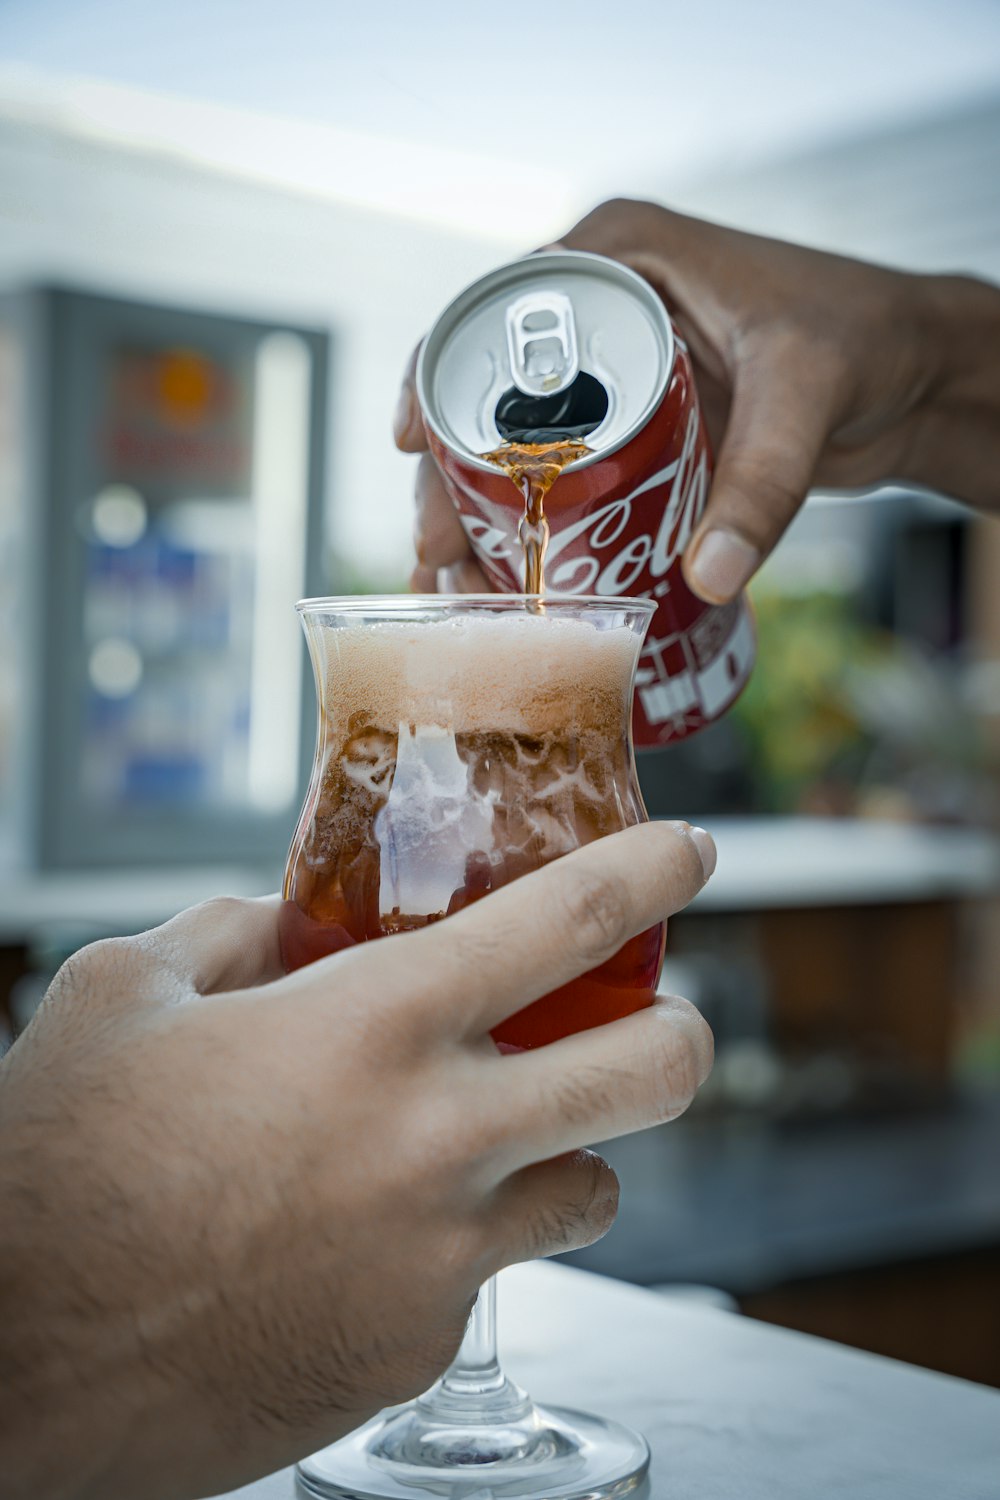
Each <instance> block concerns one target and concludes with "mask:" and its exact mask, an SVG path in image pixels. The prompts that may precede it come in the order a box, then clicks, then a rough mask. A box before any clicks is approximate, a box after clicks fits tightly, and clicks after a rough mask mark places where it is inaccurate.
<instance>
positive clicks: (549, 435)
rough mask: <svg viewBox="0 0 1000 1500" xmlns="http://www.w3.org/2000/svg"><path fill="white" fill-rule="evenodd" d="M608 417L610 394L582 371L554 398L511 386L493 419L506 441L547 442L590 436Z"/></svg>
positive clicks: (594, 377)
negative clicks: (529, 394) (528, 394)
mask: <svg viewBox="0 0 1000 1500" xmlns="http://www.w3.org/2000/svg"><path fill="white" fill-rule="evenodd" d="M607 414H608V393H607V391H606V390H605V389H604V387H603V385H602V384H601V382H600V381H599V380H598V379H597V378H596V376H594V375H588V374H587V372H586V371H585V370H581V371H580V373H579V375H578V376H577V377H576V379H575V380H574V381H573V383H572V385H569V386H567V387H566V389H565V390H564V391H559V392H558V393H557V394H556V395H554V396H526V395H525V394H524V392H523V391H519V390H518V389H517V386H514V385H512V386H511V387H510V389H509V390H506V391H504V393H503V395H502V396H501V397H500V400H499V401H498V402H497V406H496V411H495V413H494V415H493V420H494V421H495V422H496V424H497V431H498V432H499V434H500V436H501V437H502V438H504V439H505V440H506V441H507V442H514V443H547V442H550V441H555V440H557V439H559V438H585V437H589V435H590V434H591V433H592V432H593V431H594V430H595V428H597V427H600V425H601V423H602V422H603V421H604V418H605V417H606V416H607Z"/></svg>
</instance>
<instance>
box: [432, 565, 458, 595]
mask: <svg viewBox="0 0 1000 1500" xmlns="http://www.w3.org/2000/svg"><path fill="white" fill-rule="evenodd" d="M437 592H438V593H439V594H460V593H461V592H462V591H461V589H460V588H459V585H458V579H457V577H456V576H455V569H454V568H438V570H437Z"/></svg>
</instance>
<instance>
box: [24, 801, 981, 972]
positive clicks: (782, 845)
mask: <svg viewBox="0 0 1000 1500" xmlns="http://www.w3.org/2000/svg"><path fill="white" fill-rule="evenodd" d="M693 821H695V822H698V821H702V822H703V823H704V825H705V827H707V828H708V829H709V830H710V831H711V832H712V834H713V835H714V837H715V840H716V842H717V844H718V847H719V865H718V869H717V870H716V872H715V874H714V875H713V877H712V879H711V881H710V882H709V884H708V885H707V886H706V887H705V889H704V890H703V891H702V892H701V893H700V894H699V895H698V896H697V897H696V898H695V901H694V903H693V906H692V910H694V911H695V912H741V911H764V910H787V909H789V908H795V907H817V906H853V905H858V906H865V905H877V904H879V903H884V904H891V903H900V902H916V901H932V900H942V899H955V900H957V899H961V898H968V897H977V896H986V895H990V894H992V893H994V892H1000V840H998V839H995V838H993V837H991V836H990V835H987V834H985V833H980V832H976V831H974V830H970V829H964V828H925V827H917V826H913V825H909V824H899V823H879V822H871V821H865V820H855V819H833V818H830V819H827V818H767V817H754V818H735V817H706V818H704V819H697V818H696V819H694V820H693ZM279 878H280V877H279V874H278V872H277V871H271V872H268V871H264V870H261V869H255V868H252V867H246V866H240V865H221V864H220V865H197V866H190V867H185V866H176V867H173V868H170V867H164V868H160V869H142V868H137V869H115V870H112V871H104V870H74V871H61V872H58V873H51V874H47V873H39V872H36V871H29V872H25V873H23V874H18V873H16V872H14V871H12V870H10V869H8V870H6V871H3V872H2V873H0V943H20V942H24V941H25V940H28V939H30V938H32V937H33V936H34V935H35V934H37V933H40V932H44V931H47V930H50V929H51V928H52V927H55V926H58V927H70V926H75V925H79V926H81V927H92V928H94V929H95V930H97V931H107V932H120V933H127V932H138V931H141V930H142V929H143V928H145V927H149V926H153V925H155V924H156V923H158V922H163V921H166V920H167V918H168V917H171V916H173V915H174V914H175V913H176V912H178V911H181V910H183V909H184V907H186V906H192V905H194V904H195V903H196V902H199V901H205V900H207V899H208V898H209V897H210V896H215V895H219V894H228V895H234V896H259V895H263V894H265V893H266V892H267V891H269V890H274V889H275V888H276V886H277V884H278V881H279Z"/></svg>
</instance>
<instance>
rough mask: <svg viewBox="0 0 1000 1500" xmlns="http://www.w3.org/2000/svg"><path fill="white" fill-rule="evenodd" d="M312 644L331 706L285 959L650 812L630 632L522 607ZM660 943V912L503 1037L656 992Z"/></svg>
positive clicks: (348, 938) (363, 934)
mask: <svg viewBox="0 0 1000 1500" xmlns="http://www.w3.org/2000/svg"><path fill="white" fill-rule="evenodd" d="M552 607H553V606H550V609H551V608H552ZM550 626H551V628H550ZM310 644H311V648H312V651H313V659H314V662H316V663H317V669H318V671H321V672H322V674H323V678H322V682H321V700H322V702H323V705H324V710H325V712H324V722H323V725H322V730H321V736H320V749H319V752H318V754H317V763H316V772H315V775H314V779H313V784H312V786H311V788H310V792H309V796H308V798H307V801H306V805H305V808H304V809H303V814H302V818H301V819H300V823H299V827H298V830H297V832H296V835H295V839H294V841H293V844H292V850H291V853H290V857H289V862H288V867H287V872H286V878H285V887H284V895H285V901H284V904H283V907H282V911H281V918H280V926H281V943H282V954H283V958H284V961H285V964H286V966H287V967H288V968H290V969H294V968H298V967H300V966H301V965H302V964H306V963H310V962H312V961H313V960H315V959H317V958H321V957H323V956H325V955H327V954H329V953H335V952H337V951H339V950H341V949H343V948H346V947H350V946H352V945H353V944H356V943H359V942H366V941H371V940H373V939H380V938H385V937H388V938H391V937H392V936H393V935H395V934H398V933H401V932H408V931H412V930H414V929H418V928H421V927H425V926H427V925H429V924H430V923H433V922H437V921H440V920H441V919H443V918H445V917H448V916H451V915H453V914H454V913H456V912H459V911H461V910H462V908H463V907H465V906H468V905H469V904H470V903H472V902H474V901H477V900H479V899H480V898H481V897H482V896H484V895H486V894H487V893H488V892H489V891H493V890H496V889H498V888H499V887H500V886H503V885H506V884H507V883H508V882H509V881H511V880H515V879H517V878H519V877H520V876H522V875H525V874H528V873H529V872H531V871H532V870H535V869H538V868H539V867H541V866H542V865H544V864H547V863H549V862H550V861H551V860H553V859H557V858H559V857H561V856H562V855H564V854H567V853H569V852H571V851H572V850H573V849H576V848H579V847H580V846H581V845H583V844H587V843H591V842H592V841H593V840H595V839H598V838H601V837H603V836H605V835H606V834H609V833H612V832H615V831H616V830H617V829H620V828H622V827H625V826H628V825H629V824H631V823H637V822H640V821H644V819H645V812H644V809H643V807H642V802H641V798H640V796H639V793H638V789H637V787H636V784H635V779H634V772H633V765H632V755H631V748H630V744H629V740H628V735H627V718H628V699H629V687H630V682H631V671H632V665H633V662H634V656H635V651H636V642H635V639H634V637H633V635H632V633H631V632H630V631H629V630H628V629H627V628H625V627H621V628H617V629H607V630H596V629H594V628H592V627H591V626H589V625H585V624H582V623H580V622H578V621H562V620H551V617H550V615H549V614H548V613H547V614H546V616H544V617H539V616H532V615H530V614H527V613H524V612H522V613H520V614H519V615H518V616H517V617H516V618H514V619H511V618H505V619H501V620H497V619H488V618H487V619H470V620H465V621H463V622H461V623H457V624H456V623H455V622H444V623H441V624H422V625H418V626H415V627H412V628H410V629H407V627H406V626H402V625H401V626H396V625H388V626H385V625H383V626H365V625H362V626H357V627H350V628H347V629H343V628H341V629H337V630H329V631H327V632H326V634H325V635H323V634H322V633H320V632H314V633H313V635H312V636H311V638H310ZM664 941H665V927H664V925H663V924H657V925H656V926H655V927H652V928H650V929H649V930H647V931H646V932H643V933H641V934H639V935H638V936H637V937H634V938H632V939H631V940H630V941H629V942H627V943H626V944H625V945H624V947H623V948H622V949H621V950H620V951H619V952H618V953H617V954H615V955H614V957H613V958H611V959H610V960H609V961H608V962H607V963H605V964H602V965H601V966H600V967H599V968H597V969H594V970H593V971H591V972H590V973H588V974H586V975H583V976H582V977H580V978H578V979H576V980H573V981H572V982H571V983H569V984H567V985H564V986H562V987H561V988H560V989H558V990H555V991H553V992H552V993H550V994H548V995H546V996H544V997H543V998H542V999H540V1000H538V1001H536V1002H535V1003H534V1004H532V1005H529V1006H528V1007H527V1008H526V1009H524V1010H522V1011H521V1012H520V1013H519V1014H517V1015H515V1016H512V1017H511V1018H510V1019H509V1020H507V1021H505V1022H504V1023H503V1024H502V1025H501V1026H499V1027H498V1028H497V1029H496V1030H495V1032H494V1037H495V1039H496V1040H497V1041H498V1042H502V1043H505V1044H507V1045H509V1046H514V1047H535V1046H540V1045H543V1044H545V1043H547V1042H551V1041H555V1040H557V1039H558V1038H559V1037H561V1036H565V1035H567V1034H569V1033H570V1032H574V1031H580V1030H585V1029H587V1028H588V1027H591V1026H598V1025H601V1024H603V1023H604V1022H606V1021H610V1020H614V1019H617V1018H618V1017H620V1016H624V1015H628V1014H630V1013H631V1012H632V1011H634V1010H638V1009H640V1008H641V1007H643V1006H645V1005H649V1004H650V1003H651V1001H652V998H653V994H654V992H655V988H656V983H657V980H658V977H659V971H660V965H661V963H662V959H663V948H664Z"/></svg>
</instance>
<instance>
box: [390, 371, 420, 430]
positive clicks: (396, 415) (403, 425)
mask: <svg viewBox="0 0 1000 1500" xmlns="http://www.w3.org/2000/svg"><path fill="white" fill-rule="evenodd" d="M414 415H415V413H414V401H413V392H412V391H411V390H410V387H409V386H408V385H404V386H403V389H402V390H401V391H400V393H399V400H398V401H397V402H396V410H395V411H394V412H393V414H392V435H393V437H394V438H395V439H396V442H397V443H401V442H402V441H403V439H404V438H405V437H406V434H407V433H408V432H409V430H410V427H411V426H412V424H413V418H414Z"/></svg>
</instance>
